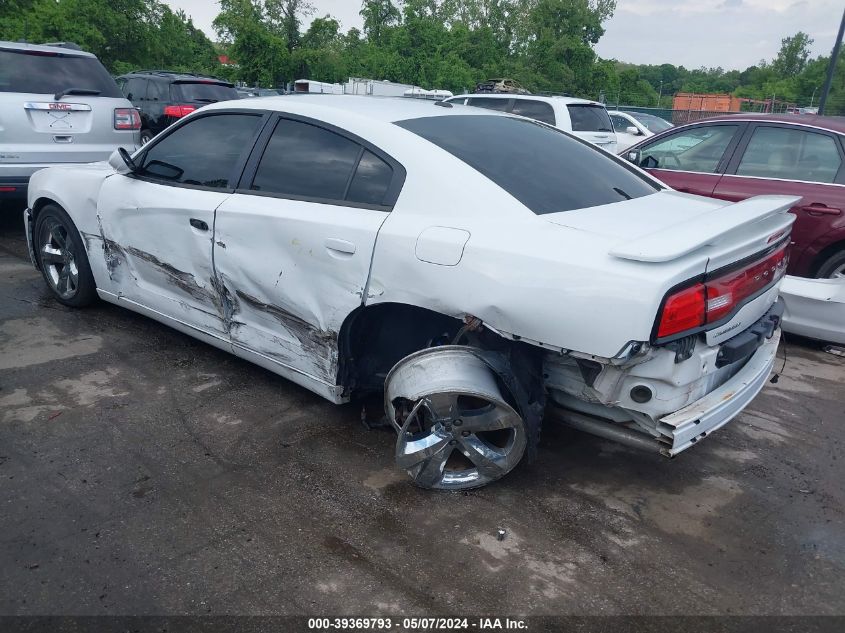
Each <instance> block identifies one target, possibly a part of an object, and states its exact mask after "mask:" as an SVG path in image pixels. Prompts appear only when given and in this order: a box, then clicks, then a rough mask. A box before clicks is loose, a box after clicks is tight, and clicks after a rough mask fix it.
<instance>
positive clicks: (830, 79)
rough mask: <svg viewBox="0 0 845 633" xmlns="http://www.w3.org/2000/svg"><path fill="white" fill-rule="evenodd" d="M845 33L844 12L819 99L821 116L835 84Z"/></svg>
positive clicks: (844, 12)
mask: <svg viewBox="0 0 845 633" xmlns="http://www.w3.org/2000/svg"><path fill="white" fill-rule="evenodd" d="M843 32H845V11H843V12H842V21H841V22H840V23H839V34H838V35H837V36H836V42H834V43H833V53H831V55H830V64H829V65H828V67H827V79H825V81H824V88H822V96H821V98H820V99H819V114H824V107H825V105H826V104H827V96H828V94H830V85H831V84H832V83H833V71H834V70H835V69H836V60H837V58H838V57H839V47H840V46H842V34H843Z"/></svg>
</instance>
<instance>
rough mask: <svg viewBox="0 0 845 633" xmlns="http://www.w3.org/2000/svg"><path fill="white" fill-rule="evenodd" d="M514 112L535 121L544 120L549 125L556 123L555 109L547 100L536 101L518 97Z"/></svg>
mask: <svg viewBox="0 0 845 633" xmlns="http://www.w3.org/2000/svg"><path fill="white" fill-rule="evenodd" d="M511 112H513V114H519V115H520V116H524V117H528V118H529V119H534V120H535V121H542V122H543V123H548V124H549V125H555V124H556V120H555V111H554V108H552V106H551V104H548V103H546V102H545V101H534V100H532V99H517V100H516V101H514V104H513V110H511Z"/></svg>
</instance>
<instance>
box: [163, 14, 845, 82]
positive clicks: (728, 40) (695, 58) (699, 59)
mask: <svg viewBox="0 0 845 633" xmlns="http://www.w3.org/2000/svg"><path fill="white" fill-rule="evenodd" d="M164 1H165V2H167V4H169V5H170V6H171V7H174V8H180V9H184V10H185V12H186V13H187V14H188V15H190V16H192V17H193V19H194V24H196V25H197V26H198V27H200V28H201V29H203V30H204V31H205V32H206V33H208V34H209V36H211V37H212V38H213V39H215V34H214V30H213V29H212V27H211V21H212V20H213V19H214V16H215V15H216V14H217V10H218V5H217V2H216V1H215V0H164ZM312 2H313V4H314V6H315V7H316V8H317V13H316V14H315V15H325V14H326V13H330V14H331V15H333V16H334V17H335V18H337V19H338V20H339V21H340V23H341V26H342V27H343V29H344V30H346V29H348V28H350V27H352V26H357V27H359V28H360V26H361V17H360V16H359V15H358V10H359V9H360V5H361V3H360V2H358V0H312ZM843 8H845V2H843V1H842V0H617V8H616V13H615V15H614V16H613V18H611V19H610V20H609V21H608V22H607V24H606V25H605V27H606V29H607V32H606V33H605V34H604V37H602V39H601V41H600V42H599V43H598V45H597V46H596V51H597V52H598V54H599V55H601V56H602V57H605V58H616V59H619V60H621V61H627V62H633V63H639V64H662V63H672V64H675V65H683V66H686V67H687V68H698V67H699V66H707V67H715V66H722V67H723V68H725V69H733V68H738V69H744V68H746V67H748V66H750V65H752V64H754V63H756V62H757V61H759V60H760V59H771V58H772V57H774V56H775V55H776V54H777V51H778V48H779V47H780V41H781V39H782V38H783V37H785V36H787V35H792V34H793V33H795V32H796V31H805V32H806V33H809V34H810V37H812V38H813V39H814V40H815V43H814V45H813V54H814V55H817V54H824V55H829V54H830V50H831V48H832V47H833V40H834V39H835V38H836V33H837V30H838V28H839V19H840V18H841V17H842V10H843Z"/></svg>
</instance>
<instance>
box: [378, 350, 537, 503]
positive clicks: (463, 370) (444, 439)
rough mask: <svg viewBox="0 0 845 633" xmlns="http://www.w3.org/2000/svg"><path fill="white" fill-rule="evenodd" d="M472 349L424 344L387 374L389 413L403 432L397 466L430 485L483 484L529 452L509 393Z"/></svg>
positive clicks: (460, 487)
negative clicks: (503, 391)
mask: <svg viewBox="0 0 845 633" xmlns="http://www.w3.org/2000/svg"><path fill="white" fill-rule="evenodd" d="M467 349H468V348H460V347H452V346H449V347H438V348H432V349H431V350H423V352H418V353H417V354H412V355H411V356H409V357H408V358H406V359H404V360H403V361H400V363H399V364H397V366H396V367H394V369H393V370H392V371H391V372H390V375H388V379H387V382H386V397H387V398H389V402H390V404H389V405H388V415H389V416H391V420H393V421H394V422H396V423H397V427H398V431H399V437H398V438H397V440H396V464H397V465H398V466H399V467H400V468H402V469H403V470H405V471H407V472H408V474H409V475H410V476H411V478H412V479H413V481H414V483H415V484H417V485H418V486H420V487H423V488H432V489H436V490H466V489H469V488H477V487H480V486H484V485H486V484H488V483H491V482H493V481H495V480H497V479H500V478H501V477H503V476H504V475H506V474H507V473H509V472H510V471H511V470H513V468H514V467H515V466H516V465H517V464H518V463H519V461H520V459H522V456H523V454H524V453H525V447H526V443H527V438H526V433H525V425H524V424H523V422H522V418H521V417H520V415H519V414H518V413H517V412H516V411H515V410H514V409H513V407H511V406H510V405H509V404H508V403H507V402H506V401H505V399H504V398H503V397H502V394H501V391H500V389H499V387H498V385H497V383H496V378H495V375H494V373H493V372H492V370H490V368H489V367H487V365H486V364H485V363H484V362H483V360H481V359H480V358H479V357H477V356H476V355H475V354H474V353H473V352H471V351H467ZM456 350H457V353H456ZM450 384H451V385H452V387H451V388H450V387H449V386H448V385H450ZM409 389H411V390H414V391H413V392H409V391H408V390H409ZM421 392H425V393H421ZM401 393H406V394H408V395H411V398H408V397H407V395H399V394H401ZM393 403H397V404H398V407H397V406H396V405H394V404H393ZM391 414H392V415H391ZM397 420H398V421H399V422H401V425H400V424H399V423H398V422H397Z"/></svg>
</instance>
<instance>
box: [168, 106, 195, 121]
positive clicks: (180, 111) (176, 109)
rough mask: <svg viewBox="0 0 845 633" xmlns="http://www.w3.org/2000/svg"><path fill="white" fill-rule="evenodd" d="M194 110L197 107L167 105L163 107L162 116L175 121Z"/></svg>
mask: <svg viewBox="0 0 845 633" xmlns="http://www.w3.org/2000/svg"><path fill="white" fill-rule="evenodd" d="M196 109H197V106H193V105H169V106H164V114H165V116H172V117H175V118H177V119H181V118H182V117H183V116H187V115H189V114H190V113H191V112H193V111H194V110H196Z"/></svg>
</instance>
